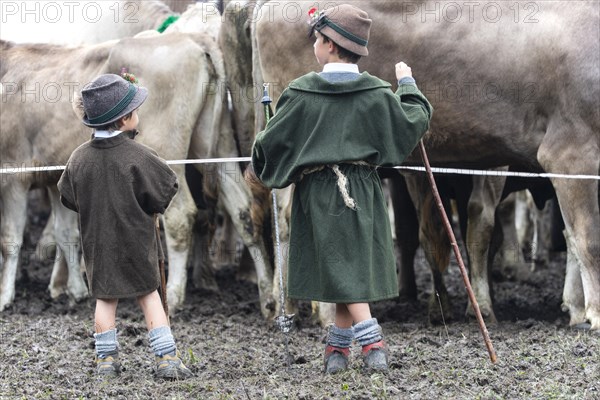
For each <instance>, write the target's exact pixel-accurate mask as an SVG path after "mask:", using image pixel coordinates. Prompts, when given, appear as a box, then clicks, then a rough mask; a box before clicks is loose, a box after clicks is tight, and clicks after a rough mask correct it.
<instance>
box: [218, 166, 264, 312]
mask: <svg viewBox="0 0 600 400" xmlns="http://www.w3.org/2000/svg"><path fill="white" fill-rule="evenodd" d="M218 171H220V172H219V173H218V179H219V199H220V200H222V202H223V206H224V208H225V210H226V211H227V213H228V214H229V216H231V221H232V222H233V225H234V226H235V228H236V230H237V232H238V234H239V235H240V237H241V238H242V240H243V242H244V244H245V245H246V247H247V248H248V251H249V253H250V255H251V256H252V260H253V261H254V267H255V268H256V279H257V281H258V282H257V283H258V292H259V298H260V309H261V312H262V314H263V316H264V317H265V318H267V319H269V318H272V317H273V316H274V314H275V300H274V299H273V270H272V268H271V263H270V260H269V255H268V252H267V249H266V246H265V243H264V241H263V239H262V237H258V238H256V239H255V238H254V236H253V227H252V221H251V218H250V203H251V195H250V189H249V188H248V186H247V185H246V184H245V182H244V180H243V178H242V173H241V170H240V168H239V166H238V165H237V164H235V163H229V164H223V165H221V166H219V168H218ZM233 171H235V173H232V172H233ZM221 172H222V173H221Z"/></svg>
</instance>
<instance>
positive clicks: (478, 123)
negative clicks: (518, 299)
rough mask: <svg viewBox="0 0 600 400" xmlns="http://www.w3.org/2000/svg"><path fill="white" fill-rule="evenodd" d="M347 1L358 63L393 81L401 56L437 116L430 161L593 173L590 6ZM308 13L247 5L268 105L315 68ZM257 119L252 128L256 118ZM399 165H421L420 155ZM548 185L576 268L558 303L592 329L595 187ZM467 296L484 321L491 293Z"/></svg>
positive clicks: (599, 315) (597, 127)
mask: <svg viewBox="0 0 600 400" xmlns="http://www.w3.org/2000/svg"><path fill="white" fill-rule="evenodd" d="M353 4H356V5H357V6H359V7H360V8H363V9H365V10H366V11H367V12H368V13H369V15H370V17H371V18H373V20H374V26H373V29H372V32H371V40H370V45H369V50H370V56H369V57H367V58H365V59H363V60H362V61H361V63H359V65H360V66H361V67H362V68H363V69H366V70H368V71H370V72H371V73H374V74H376V75H378V76H380V77H382V78H384V79H386V80H388V81H393V74H394V70H393V67H392V66H393V65H394V63H395V62H396V61H397V60H398V59H400V58H401V59H403V60H405V61H406V62H407V63H408V64H409V65H411V66H412V68H413V70H414V71H415V77H416V79H417V82H419V86H420V88H421V90H422V91H423V92H424V93H425V95H427V96H428V97H429V98H430V100H431V102H432V104H433V106H434V108H435V110H436V112H435V113H434V117H433V121H432V125H431V130H430V133H429V134H428V135H426V137H425V146H426V148H427V149H428V152H429V156H430V158H431V159H432V161H433V162H435V163H436V164H438V165H460V166H463V167H465V166H468V167H479V168H492V167H498V166H503V165H512V166H514V167H516V168H519V169H521V170H529V171H546V172H551V173H565V174H585V175H597V174H598V172H599V171H600V143H599V137H600V115H599V113H600V110H598V107H597V104H598V103H599V102H600V97H599V96H600V79H599V74H600V72H599V71H600V68H599V66H600V51H599V50H600V49H599V46H600V44H599V43H598V40H597V37H596V35H597V32H598V29H599V18H598V4H597V3H581V2H579V3H570V2H543V3H528V4H527V5H525V6H521V5H520V4H516V6H515V5H513V4H508V3H506V4H504V3H487V4H484V5H479V4H478V3H477V4H472V3H470V4H469V5H466V4H465V5H464V6H461V5H460V4H458V3H448V4H445V3H439V2H435V1H416V2H395V1H369V2H367V1H364V2H353ZM327 5H328V6H334V5H335V2H333V3H332V2H329V3H327ZM312 6H314V2H313V3H311V2H289V1H284V2H271V3H268V2H267V3H263V2H261V3H259V6H257V7H256V8H255V13H254V16H253V20H255V21H257V22H256V24H255V25H253V33H254V36H253V39H255V43H254V45H253V49H254V50H255V51H256V53H255V54H256V55H255V56H253V58H254V60H255V61H256V63H254V67H255V68H254V82H255V83H260V82H263V81H266V82H271V83H272V89H273V90H272V95H273V97H274V98H277V97H278V95H279V94H280V93H281V90H282V89H283V88H284V87H285V86H286V85H287V84H288V82H289V81H290V80H291V79H293V78H295V77H297V76H300V75H302V74H304V73H306V72H308V71H311V70H316V69H317V68H318V67H317V64H316V61H315V59H314V56H313V54H312V39H309V38H307V37H306V32H307V26H306V17H305V16H306V15H307V11H308V9H309V8H310V7H312ZM256 115H257V122H258V123H257V126H260V125H261V120H263V119H264V118H263V117H262V116H261V115H262V114H261V112H260V109H259V110H258V112H257V113H256ZM409 161H412V162H415V163H419V159H418V156H415V157H413V158H412V159H409ZM552 183H553V185H554V188H555V190H556V193H557V197H558V200H559V204H560V207H561V211H562V214H563V218H564V220H565V226H566V232H567V237H568V246H569V250H570V251H571V252H572V254H573V257H572V259H574V260H576V262H572V263H568V268H569V271H568V273H567V277H568V278H569V279H567V281H566V285H565V292H564V294H563V305H564V307H565V309H568V310H569V312H570V316H571V321H570V323H571V324H572V325H575V324H579V323H582V322H584V321H586V320H588V321H589V322H591V326H592V329H600V262H598V260H599V259H600V240H599V239H598V238H600V211H599V205H598V202H599V201H598V183H597V182H596V181H592V180H572V179H561V178H554V179H552ZM474 268H475V269H474V270H473V271H472V274H473V279H474V280H478V279H482V274H483V272H482V269H481V268H483V267H474ZM573 268H574V269H575V271H573V270H572V269H573ZM570 278H572V279H570ZM474 287H475V289H476V296H477V298H478V301H479V302H480V304H484V307H486V308H488V309H487V310H485V311H488V314H491V313H492V312H493V311H492V309H491V298H490V294H489V286H488V285H487V283H485V284H483V283H482V284H474Z"/></svg>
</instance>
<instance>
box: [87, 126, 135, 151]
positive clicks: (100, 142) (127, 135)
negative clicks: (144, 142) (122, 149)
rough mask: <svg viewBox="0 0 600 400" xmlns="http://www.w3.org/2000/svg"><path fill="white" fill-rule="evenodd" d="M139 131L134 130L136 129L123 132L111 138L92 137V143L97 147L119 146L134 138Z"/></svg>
mask: <svg viewBox="0 0 600 400" xmlns="http://www.w3.org/2000/svg"><path fill="white" fill-rule="evenodd" d="M138 133H139V132H138V131H135V130H134V131H125V132H121V133H120V134H118V135H117V136H112V137H109V138H102V139H94V138H92V140H91V142H90V145H91V146H92V147H95V148H98V149H108V148H111V147H115V146H118V145H120V144H122V143H124V142H125V141H127V140H129V139H134V138H135V137H136V136H137V134H138Z"/></svg>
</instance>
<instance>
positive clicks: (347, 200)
mask: <svg viewBox="0 0 600 400" xmlns="http://www.w3.org/2000/svg"><path fill="white" fill-rule="evenodd" d="M340 164H350V165H362V166H367V167H372V168H376V167H374V166H372V165H371V164H369V163H366V162H364V161H348V162H343V163H340ZM325 168H331V170H332V171H333V173H334V174H335V175H336V177H337V180H336V181H337V187H338V190H339V192H340V194H341V195H342V199H343V200H344V204H345V205H346V207H348V208H349V209H351V210H354V211H358V210H360V207H358V204H357V203H356V200H354V199H353V198H352V197H351V196H350V190H349V189H348V178H346V175H344V173H343V172H342V171H341V170H340V166H339V164H327V165H319V166H317V167H310V168H306V169H305V170H304V171H302V173H301V174H300V180H302V178H304V176H306V175H309V174H312V173H314V172H319V171H323V170H324V169H325Z"/></svg>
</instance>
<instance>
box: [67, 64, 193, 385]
mask: <svg viewBox="0 0 600 400" xmlns="http://www.w3.org/2000/svg"><path fill="white" fill-rule="evenodd" d="M129 76H130V77H131V75H129ZM130 79H131V78H130ZM131 80H134V81H135V79H134V78H133V79H131ZM147 96H148V91H147V89H146V88H143V87H139V86H138V85H136V84H134V83H132V82H129V81H126V80H125V79H123V78H122V77H120V76H118V75H113V74H106V75H101V76H99V77H97V78H96V79H95V80H94V81H92V82H91V83H90V84H88V85H87V86H86V87H85V88H84V89H83V90H82V92H81V100H82V103H83V104H82V108H83V112H84V116H83V124H85V125H86V126H89V127H92V128H94V129H95V130H94V135H93V137H92V140H90V141H89V142H86V143H84V144H83V145H81V146H80V147H78V148H77V149H76V150H75V151H74V152H73V154H72V155H71V157H70V159H69V161H68V163H67V168H66V169H65V171H64V172H63V174H62V176H61V178H60V181H59V182H58V189H59V191H60V194H61V201H62V203H63V204H64V205H65V206H66V207H68V208H70V209H71V210H73V211H75V212H77V213H79V225H80V230H81V241H82V247H83V257H84V260H85V267H86V274H87V280H88V285H89V289H90V292H91V295H92V296H93V297H95V298H96V312H95V328H96V334H95V335H94V338H95V342H96V371H97V373H98V374H99V375H101V376H116V375H118V374H119V373H120V370H121V368H120V364H119V362H118V348H119V346H118V343H117V331H116V328H115V326H116V325H115V324H116V322H115V319H116V311H117V305H118V301H119V299H120V298H127V297H135V298H136V299H137V301H138V304H139V305H140V307H141V309H142V311H143V313H144V317H145V320H146V326H147V327H148V331H149V334H148V336H149V340H150V345H151V347H152V350H153V351H154V354H155V356H156V376H157V377H158V378H166V379H182V378H187V377H189V376H191V375H192V374H191V372H190V370H189V369H187V368H186V366H185V365H183V363H182V362H181V360H180V359H179V358H178V357H177V354H176V347H175V340H174V339H173V335H172V334H171V329H170V327H169V323H168V320H167V317H166V314H165V312H164V310H163V308H162V303H161V300H160V296H159V294H158V291H157V288H158V287H159V286H160V274H159V271H158V251H157V249H158V247H157V241H156V235H155V229H154V214H157V213H161V214H162V213H164V211H165V210H166V208H167V206H168V205H169V203H170V202H171V199H172V198H173V197H174V196H175V194H176V193H177V189H178V182H177V176H176V175H175V173H174V172H173V171H172V170H171V169H170V168H169V167H168V165H167V164H166V163H165V162H164V160H162V159H161V158H159V157H158V155H157V154H156V152H155V151H153V150H152V149H150V148H148V147H146V146H144V145H142V144H139V143H137V142H135V140H133V139H134V138H135V135H136V134H137V131H135V128H137V125H138V122H139V118H138V115H137V109H138V108H139V107H140V106H141V105H142V103H143V102H144V101H145V100H146V97H147ZM80 107H81V105H80Z"/></svg>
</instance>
